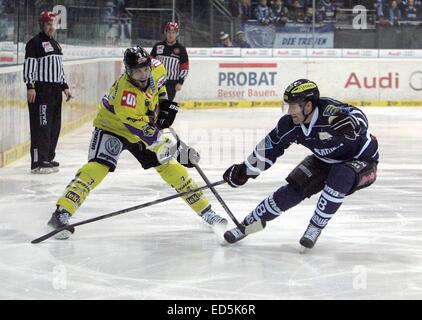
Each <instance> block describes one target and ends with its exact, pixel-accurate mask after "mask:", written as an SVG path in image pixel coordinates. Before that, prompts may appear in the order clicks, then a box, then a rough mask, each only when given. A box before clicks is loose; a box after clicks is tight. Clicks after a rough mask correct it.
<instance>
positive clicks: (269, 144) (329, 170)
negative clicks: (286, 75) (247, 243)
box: [223, 79, 378, 249]
mask: <svg viewBox="0 0 422 320" xmlns="http://www.w3.org/2000/svg"><path fill="white" fill-rule="evenodd" d="M284 101H285V103H286V106H287V105H288V114H286V115H284V116H283V117H281V119H280V120H279V122H278V124H277V126H276V127H275V128H274V129H273V130H272V131H271V132H270V133H269V134H268V135H267V136H266V137H265V138H264V139H263V140H262V141H261V142H259V143H258V145H257V146H256V147H255V149H254V150H253V152H252V154H251V155H250V156H249V157H248V158H247V159H246V160H245V161H244V162H243V163H241V164H234V165H232V166H231V167H229V168H228V169H227V170H226V172H225V173H224V175H223V178H224V180H226V181H227V182H228V184H229V185H230V186H232V187H234V188H236V187H239V186H241V185H243V184H245V183H246V182H247V181H248V179H249V178H253V179H255V178H257V177H258V176H259V174H260V173H262V172H263V171H264V170H267V169H269V168H270V167H271V166H272V165H273V164H274V163H275V161H276V160H277V158H278V157H280V156H282V155H283V153H284V151H285V150H286V149H287V148H288V147H289V146H290V145H291V144H293V143H296V144H301V145H303V146H305V147H306V148H308V149H309V150H311V151H312V153H313V154H312V155H309V156H307V157H306V158H305V159H304V160H303V161H302V162H301V163H300V164H299V165H298V166H297V167H296V168H295V169H293V171H292V172H291V173H290V174H289V175H288V177H287V178H286V181H287V184H286V185H284V186H282V187H280V188H279V189H278V190H276V191H275V192H274V193H272V194H271V195H270V196H269V197H267V198H266V199H264V200H263V201H262V202H261V203H260V204H259V205H258V206H257V207H256V208H255V209H254V210H253V211H252V212H251V213H249V214H248V215H247V216H246V217H245V219H244V220H243V222H242V223H241V224H242V227H243V228H242V229H239V228H238V227H236V228H234V229H231V230H228V231H226V233H225V234H224V238H225V239H226V241H227V242H229V243H234V242H237V241H239V240H241V239H243V238H244V237H246V236H247V235H248V234H250V233H253V232H256V231H259V230H262V229H264V228H265V225H266V222H268V221H271V220H273V219H275V218H277V217H278V216H280V215H281V214H282V213H283V212H284V211H287V210H288V209H290V208H292V207H294V206H296V205H297V204H299V203H300V202H301V201H302V200H304V199H305V198H309V197H311V196H312V195H314V194H316V193H319V192H321V191H322V193H321V195H320V196H319V199H318V202H317V205H316V208H315V211H314V213H313V216H312V218H311V220H310V223H309V225H308V227H307V229H306V231H305V233H304V234H303V236H302V238H301V239H300V244H301V245H302V246H303V247H304V248H309V249H310V248H312V247H314V245H315V243H316V241H317V239H318V237H319V236H320V234H321V231H322V229H324V227H325V226H326V225H327V223H328V222H329V221H330V219H331V218H332V217H333V215H334V214H335V213H336V211H337V210H338V209H339V207H340V206H341V204H342V202H343V200H344V198H345V197H346V196H348V195H350V194H352V193H353V192H355V191H356V190H359V189H362V188H365V187H368V186H369V185H371V184H372V183H373V182H374V181H375V179H376V173H377V164H378V143H377V140H376V138H375V137H374V136H373V135H371V134H370V133H369V131H368V119H367V118H366V116H365V114H364V113H363V112H362V111H361V110H359V109H358V108H356V107H353V106H351V105H348V104H345V103H342V102H340V101H337V100H334V99H331V98H323V97H320V94H319V89H318V87H317V85H316V84H315V83H314V82H312V81H310V80H306V79H300V80H297V81H295V82H293V83H292V84H291V85H289V86H288V87H287V88H286V91H285V92H284Z"/></svg>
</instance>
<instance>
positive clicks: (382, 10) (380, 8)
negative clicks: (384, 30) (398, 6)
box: [374, 0, 390, 26]
mask: <svg viewBox="0 0 422 320" xmlns="http://www.w3.org/2000/svg"><path fill="white" fill-rule="evenodd" d="M374 7H375V10H376V12H377V19H378V22H379V24H380V26H389V25H390V23H389V22H388V19H387V7H386V4H385V3H384V2H383V0H376V2H375V4H374Z"/></svg>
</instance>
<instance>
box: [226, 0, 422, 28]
mask: <svg viewBox="0 0 422 320" xmlns="http://www.w3.org/2000/svg"><path fill="white" fill-rule="evenodd" d="M312 2H313V1H312V0H226V3H227V6H228V8H229V10H230V12H231V14H232V16H234V17H239V18H240V19H242V20H256V21H258V22H260V23H261V24H263V25H269V24H279V25H285V24H286V23H287V22H293V23H295V22H296V23H312V21H313V15H314V12H313V10H314V9H313V6H312ZM357 4H363V5H364V6H366V7H367V9H368V10H372V11H374V9H375V12H376V15H377V20H378V22H379V24H380V25H381V26H395V25H398V24H399V22H400V21H409V22H412V21H422V0H373V1H369V2H367V3H366V2H365V1H351V0H316V8H315V20H316V22H317V23H318V22H329V21H335V19H336V13H337V9H352V8H353V7H354V6H355V5H357Z"/></svg>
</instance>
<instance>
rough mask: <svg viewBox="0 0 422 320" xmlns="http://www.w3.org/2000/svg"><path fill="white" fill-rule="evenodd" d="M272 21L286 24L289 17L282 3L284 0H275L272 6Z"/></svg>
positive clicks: (287, 10)
mask: <svg viewBox="0 0 422 320" xmlns="http://www.w3.org/2000/svg"><path fill="white" fill-rule="evenodd" d="M272 12H273V21H274V23H277V24H281V25H283V26H284V25H286V23H287V20H288V19H289V9H288V8H287V6H286V5H285V4H284V0H277V1H275V2H274V4H273V7H272Z"/></svg>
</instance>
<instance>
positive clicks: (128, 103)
mask: <svg viewBox="0 0 422 320" xmlns="http://www.w3.org/2000/svg"><path fill="white" fill-rule="evenodd" d="M120 104H121V105H122V106H125V107H129V108H135V106H136V93H133V92H130V91H126V90H125V91H123V95H122V100H121V101H120Z"/></svg>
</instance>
